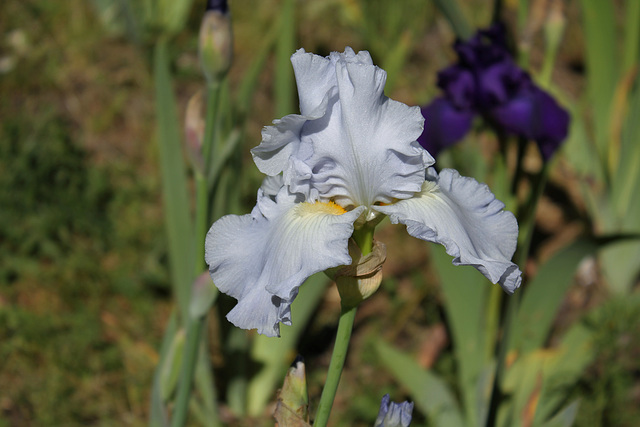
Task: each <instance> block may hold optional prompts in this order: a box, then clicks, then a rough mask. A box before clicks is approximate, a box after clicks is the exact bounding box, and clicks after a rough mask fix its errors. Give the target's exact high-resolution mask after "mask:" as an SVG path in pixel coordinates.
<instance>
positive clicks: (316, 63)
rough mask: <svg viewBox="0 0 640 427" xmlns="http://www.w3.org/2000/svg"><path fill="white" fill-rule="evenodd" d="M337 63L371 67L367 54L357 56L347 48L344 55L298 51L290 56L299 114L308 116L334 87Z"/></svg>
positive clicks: (360, 53)
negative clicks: (322, 54) (324, 54)
mask: <svg viewBox="0 0 640 427" xmlns="http://www.w3.org/2000/svg"><path fill="white" fill-rule="evenodd" d="M339 61H344V62H353V63H359V64H365V65H373V61H372V60H371V56H370V55H369V53H368V52H366V51H363V52H358V53H357V54H356V53H355V52H354V51H353V49H351V48H350V47H347V48H346V49H345V51H344V53H342V54H340V53H338V52H333V53H332V54H331V55H329V56H328V57H323V56H319V55H315V54H313V53H311V52H305V50H304V49H298V51H297V52H296V53H294V54H293V55H292V56H291V64H292V65H293V73H294V75H295V77H296V85H297V87H298V99H299V101H300V114H302V115H310V114H311V113H312V111H314V110H315V109H316V108H318V106H319V105H320V104H321V102H322V100H323V99H324V97H325V95H326V94H327V93H328V92H329V91H330V90H331V89H332V88H334V87H335V86H336V63H337V62H339Z"/></svg>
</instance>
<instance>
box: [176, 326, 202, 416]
mask: <svg viewBox="0 0 640 427" xmlns="http://www.w3.org/2000/svg"><path fill="white" fill-rule="evenodd" d="M205 318H206V317H205V316H202V317H200V318H198V319H193V318H191V317H189V320H188V324H187V340H186V343H185V348H184V356H183V359H182V369H181V373H180V383H179V384H178V396H177V397H176V403H175V406H174V408H175V409H174V413H173V416H172V417H171V427H181V426H184V425H185V422H186V421H187V413H188V411H187V410H188V404H189V398H190V397H191V384H192V382H193V373H194V371H195V368H196V360H197V356H198V347H199V344H200V335H201V331H202V327H203V326H204V319H205Z"/></svg>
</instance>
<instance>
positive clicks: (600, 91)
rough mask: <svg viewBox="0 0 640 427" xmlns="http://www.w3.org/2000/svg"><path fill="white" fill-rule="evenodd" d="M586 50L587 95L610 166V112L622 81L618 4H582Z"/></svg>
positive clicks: (585, 1)
mask: <svg viewBox="0 0 640 427" xmlns="http://www.w3.org/2000/svg"><path fill="white" fill-rule="evenodd" d="M580 3H581V5H582V23H583V28H584V33H585V34H584V36H585V37H584V39H585V50H586V53H587V92H588V96H589V100H590V103H591V105H592V106H593V115H592V118H593V122H594V127H595V135H596V143H597V146H598V153H599V155H600V160H601V162H602V163H603V164H606V151H607V142H608V140H607V137H608V132H609V118H610V114H609V109H610V107H611V101H612V99H613V94H614V91H615V85H616V82H617V81H618V77H619V76H618V65H619V63H618V60H617V57H616V51H617V44H616V33H615V25H616V22H615V16H614V3H613V2H610V1H602V0H581V1H580Z"/></svg>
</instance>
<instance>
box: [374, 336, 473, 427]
mask: <svg viewBox="0 0 640 427" xmlns="http://www.w3.org/2000/svg"><path fill="white" fill-rule="evenodd" d="M376 350H377V351H378V354H379V355H380V359H381V360H382V362H383V364H384V365H385V366H386V367H387V369H389V371H391V373H392V374H393V375H394V376H395V377H396V379H397V380H398V382H400V384H402V385H403V386H404V387H406V388H407V389H408V390H409V392H410V394H411V397H412V399H413V400H414V402H415V404H416V406H417V407H418V408H420V410H421V411H422V412H424V414H425V415H427V416H428V417H429V419H430V421H431V422H432V423H433V425H437V426H439V427H462V426H463V425H465V424H464V422H463V417H462V413H461V412H460V408H459V406H458V402H456V400H455V398H454V395H453V393H452V392H451V389H450V388H449V387H448V386H447V384H446V383H445V382H444V381H443V380H442V379H440V378H439V377H438V376H437V375H436V374H434V373H432V372H430V371H425V370H424V369H422V368H421V367H420V365H418V364H417V363H416V361H415V360H413V359H412V358H411V357H409V356H407V355H406V354H404V353H402V352H400V351H398V350H396V349H394V348H393V347H391V346H390V345H389V344H387V343H385V342H383V341H376Z"/></svg>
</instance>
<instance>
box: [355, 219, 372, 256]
mask: <svg viewBox="0 0 640 427" xmlns="http://www.w3.org/2000/svg"><path fill="white" fill-rule="evenodd" d="M373 230H374V228H373V227H369V226H366V225H365V226H363V227H362V228H361V229H359V230H355V231H354V232H353V236H352V237H353V240H355V241H356V244H357V245H358V247H359V248H360V251H361V252H362V255H368V254H370V253H371V251H372V249H373Z"/></svg>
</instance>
